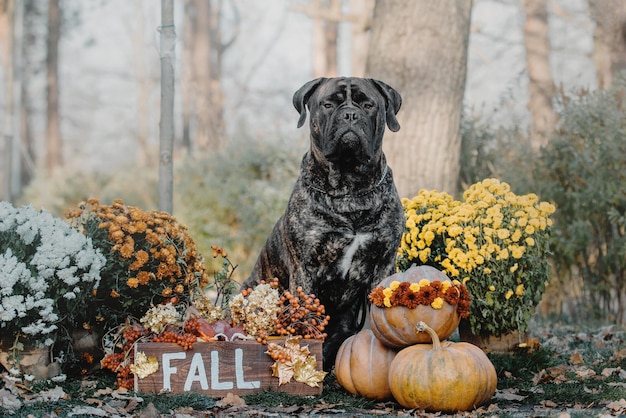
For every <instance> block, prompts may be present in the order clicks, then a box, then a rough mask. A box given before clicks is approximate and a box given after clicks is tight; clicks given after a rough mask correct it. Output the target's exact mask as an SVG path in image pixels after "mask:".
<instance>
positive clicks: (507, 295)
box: [504, 289, 513, 300]
mask: <svg viewBox="0 0 626 418" xmlns="http://www.w3.org/2000/svg"><path fill="white" fill-rule="evenodd" d="M511 296H513V291H512V290H511V289H509V291H508V292H506V295H504V298H505V299H506V300H509V299H511Z"/></svg>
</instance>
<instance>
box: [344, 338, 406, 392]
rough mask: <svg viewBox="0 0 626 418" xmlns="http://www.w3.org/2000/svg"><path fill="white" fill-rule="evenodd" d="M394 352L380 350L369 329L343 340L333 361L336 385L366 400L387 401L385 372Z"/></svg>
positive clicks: (379, 345) (386, 349) (384, 347)
mask: <svg viewBox="0 0 626 418" xmlns="http://www.w3.org/2000/svg"><path fill="white" fill-rule="evenodd" d="M396 353H397V350H394V349H392V348H389V347H386V346H384V345H383V344H382V343H381V342H380V341H379V340H378V339H376V337H374V334H372V331H370V330H369V329H364V330H362V331H360V332H359V333H357V334H355V335H353V336H351V337H349V338H347V339H346V340H345V341H344V342H343V344H342V345H341V346H340V347H339V351H338V352H337V357H336V360H335V376H336V378H337V382H338V383H339V384H340V385H341V386H343V387H344V388H345V389H346V390H347V391H348V392H350V393H352V394H355V395H360V396H364V397H366V398H370V399H377V400H385V399H391V389H390V388H389V376H388V370H389V366H390V364H391V361H392V360H393V358H394V357H395V355H396Z"/></svg>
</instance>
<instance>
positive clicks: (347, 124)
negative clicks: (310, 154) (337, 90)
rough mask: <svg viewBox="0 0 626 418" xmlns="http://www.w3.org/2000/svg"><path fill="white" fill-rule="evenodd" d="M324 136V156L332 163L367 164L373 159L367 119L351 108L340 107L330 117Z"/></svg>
mask: <svg viewBox="0 0 626 418" xmlns="http://www.w3.org/2000/svg"><path fill="white" fill-rule="evenodd" d="M332 120H333V123H332V124H330V126H329V132H328V135H327V136H326V137H327V138H331V139H330V140H329V141H328V142H327V143H326V144H325V147H324V156H325V157H326V159H327V160H328V161H330V162H334V163H339V162H341V163H348V164H349V163H356V164H367V163H368V162H369V161H370V160H371V159H372V157H373V155H372V153H373V150H372V145H371V144H370V141H369V138H371V137H372V130H371V128H370V124H369V123H368V119H367V117H366V116H365V115H364V114H363V112H362V111H360V110H359V109H357V108H355V107H352V106H344V107H340V108H339V109H338V110H337V112H336V113H335V114H334V115H333V116H332Z"/></svg>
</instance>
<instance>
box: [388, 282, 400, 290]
mask: <svg viewBox="0 0 626 418" xmlns="http://www.w3.org/2000/svg"><path fill="white" fill-rule="evenodd" d="M398 286H400V282H399V281H397V280H394V281H393V282H391V283H389V289H391V290H392V291H393V290H396V289H397V288H398Z"/></svg>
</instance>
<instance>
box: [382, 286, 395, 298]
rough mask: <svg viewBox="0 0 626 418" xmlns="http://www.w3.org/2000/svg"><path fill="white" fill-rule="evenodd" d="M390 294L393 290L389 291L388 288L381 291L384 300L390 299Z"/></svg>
mask: <svg viewBox="0 0 626 418" xmlns="http://www.w3.org/2000/svg"><path fill="white" fill-rule="evenodd" d="M392 293H393V289H391V288H390V287H386V288H384V289H383V295H385V297H386V298H390V297H391V294H392Z"/></svg>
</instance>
